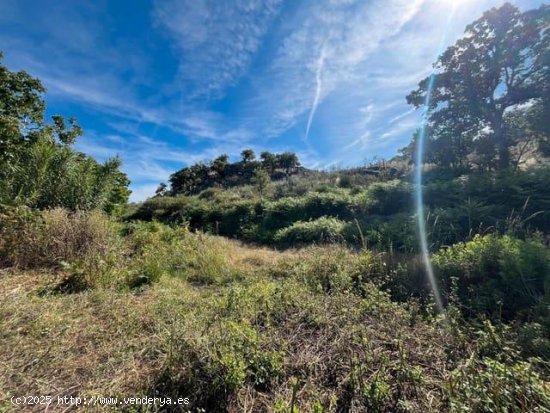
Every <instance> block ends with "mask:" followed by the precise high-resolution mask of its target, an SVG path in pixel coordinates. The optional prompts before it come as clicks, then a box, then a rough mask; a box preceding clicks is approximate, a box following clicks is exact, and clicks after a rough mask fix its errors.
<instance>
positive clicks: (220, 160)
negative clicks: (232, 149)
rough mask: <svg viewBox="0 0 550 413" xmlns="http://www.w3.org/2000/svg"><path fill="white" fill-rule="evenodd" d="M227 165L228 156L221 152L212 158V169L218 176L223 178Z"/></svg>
mask: <svg viewBox="0 0 550 413" xmlns="http://www.w3.org/2000/svg"><path fill="white" fill-rule="evenodd" d="M227 165H229V156H228V155H226V154H223V155H220V156H218V157H217V158H216V159H214V162H212V170H213V171H215V172H216V174H218V176H219V177H221V178H223V176H224V175H225V169H226V168H227Z"/></svg>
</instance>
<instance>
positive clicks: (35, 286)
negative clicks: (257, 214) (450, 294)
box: [0, 227, 550, 413]
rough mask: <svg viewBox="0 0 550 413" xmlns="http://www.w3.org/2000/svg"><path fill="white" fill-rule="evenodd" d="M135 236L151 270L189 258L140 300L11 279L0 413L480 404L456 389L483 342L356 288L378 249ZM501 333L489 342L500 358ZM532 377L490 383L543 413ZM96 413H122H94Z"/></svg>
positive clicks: (152, 233)
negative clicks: (109, 400)
mask: <svg viewBox="0 0 550 413" xmlns="http://www.w3.org/2000/svg"><path fill="white" fill-rule="evenodd" d="M129 237H130V238H132V237H134V239H133V241H132V242H133V243H134V245H136V246H137V245H140V247H139V249H140V250H141V251H142V253H143V251H144V250H146V251H148V252H147V254H145V255H135V256H133V258H132V259H134V260H137V259H140V260H141V261H138V263H140V265H141V264H143V265H145V264H148V265H151V260H152V259H153V258H158V261H159V262H163V261H166V260H170V259H172V258H170V252H171V251H173V252H174V254H176V255H177V254H187V256H185V257H181V258H178V259H176V258H177V257H176V258H174V261H173V264H174V266H171V265H166V263H164V264H163V265H162V266H160V267H158V268H160V269H159V270H158V277H157V278H156V279H155V282H153V283H151V284H148V285H146V286H142V287H140V288H138V289H135V290H127V289H116V288H99V287H96V288H88V289H86V290H83V291H80V292H77V293H71V294H69V293H66V292H65V293H59V292H57V293H54V292H52V291H55V290H53V289H52V288H50V287H51V285H57V284H58V283H59V278H60V277H61V278H62V277H63V274H62V273H56V272H52V271H51V270H49V271H46V270H40V271H38V270H35V271H30V270H26V271H23V270H15V269H11V270H2V273H1V274H0V277H1V278H2V282H1V283H0V302H1V303H2V306H1V307H0V363H1V364H0V389H2V390H1V391H2V393H0V398H3V399H5V400H6V401H4V402H3V404H2V402H0V412H12V411H13V412H17V411H22V409H20V408H17V409H16V408H14V407H13V406H12V405H11V404H10V403H9V398H10V397H11V396H22V395H51V396H65V395H66V396H71V395H72V396H77V395H79V396H92V395H97V396H104V397H107V396H115V397H116V396H117V397H128V396H144V395H147V396H151V395H157V396H158V395H162V396H170V397H189V398H190V399H191V401H192V411H193V412H199V411H207V412H231V413H233V412H234V413H237V412H250V413H253V412H273V413H289V412H292V413H294V412H298V411H299V412H300V413H309V412H311V413H321V412H326V413H328V412H365V411H372V412H440V411H452V409H451V407H452V405H451V399H453V397H454V399H453V400H454V402H455V404H454V406H468V403H470V401H469V399H468V397H465V396H464V395H465V394H466V395H468V394H470V393H468V391H470V389H469V388H467V389H466V390H465V391H464V392H463V393H462V394H458V395H453V394H451V393H450V391H449V384H450V383H451V382H452V377H453V375H455V376H456V374H455V373H456V371H457V370H456V369H460V368H461V367H460V366H461V363H462V362H463V361H464V360H467V361H468V362H467V363H466V364H467V366H466V367H465V368H464V369H463V370H458V372H459V373H460V372H469V371H470V370H468V369H471V363H470V364H468V363H469V362H470V360H475V362H476V363H477V362H478V361H479V362H480V364H479V365H480V366H481V367H480V370H479V372H480V374H481V373H483V370H482V369H483V368H485V367H484V364H483V363H481V362H482V361H483V359H482V356H480V354H481V353H483V352H485V353H487V347H483V345H482V344H479V343H475V342H472V341H471V339H470V338H468V336H467V335H466V334H463V333H460V334H458V333H457V330H456V329H455V330H453V333H452V334H451V330H449V328H448V326H447V325H446V324H443V323H442V322H441V320H439V319H437V318H432V317H431V316H429V315H426V313H425V312H424V309H423V308H421V307H420V306H419V305H416V304H414V303H409V304H399V303H395V302H392V301H391V300H390V298H389V296H388V294H387V293H384V292H382V291H381V290H379V289H378V288H376V287H375V286H374V285H372V284H371V283H370V282H369V281H368V278H367V279H360V281H361V283H362V284H361V288H360V289H359V290H357V289H356V287H355V286H354V285H355V284H354V282H357V280H355V281H354V279H353V274H362V275H363V276H365V274H368V271H369V268H370V266H371V265H372V263H373V262H372V260H371V258H372V257H371V256H370V255H369V254H364V255H358V254H355V253H352V252H351V251H349V250H346V249H345V248H342V247H339V246H326V247H312V248H307V249H304V250H299V251H285V252H283V253H281V252H277V251H273V250H267V249H259V248H251V247H247V246H245V245H242V244H240V243H238V242H234V241H229V240H226V239H223V238H220V237H213V236H208V235H204V234H189V233H187V232H185V231H184V232H181V233H180V232H173V231H172V230H169V229H167V228H164V227H160V228H137V229H135V231H134V232H133V233H132V234H131V235H129ZM180 237H183V239H182V238H180ZM134 254H137V250H136V252H135V253H134ZM128 259H130V258H128ZM125 262H126V261H125ZM128 262H130V261H128ZM182 266H183V267H182ZM155 268H157V267H155ZM174 268H175V269H176V272H175V273H172V272H171V271H173V269H174ZM219 271H223V272H224V274H225V273H227V274H232V275H231V276H230V277H226V276H225V275H222V276H220V275H219V274H217V272H219ZM201 273H204V274H203V276H202V282H198V281H200V280H201ZM181 274H187V275H185V276H181ZM235 274H238V276H236V275H235ZM216 277H220V280H218V281H216ZM224 277H226V278H224ZM491 334H493V336H494V333H493V332H491ZM493 336H491V335H488V337H493ZM493 338H494V337H493ZM493 338H491V340H492V341H491V340H488V341H487V340H485V341H486V342H488V343H490V344H489V345H490V346H492V347H490V348H492V349H493V350H492V351H493V352H494V353H496V354H498V352H499V351H500V352H502V348H500V347H498V348H497V347H495V344H494V343H493V341H494V340H493ZM479 341H480V342H482V341H483V340H479ZM502 345H503V346H504V344H502ZM485 346H487V345H485ZM503 357H504V356H503ZM506 357H508V356H506ZM506 360H507V361H506V363H509V365H510V366H512V367H513V366H514V363H515V361H514V360H513V359H511V358H508V359H506ZM468 366H470V367H468ZM468 374H469V373H468ZM492 374H493V373H490V374H489V376H488V377H493V376H492ZM457 377H462V376H460V375H459V376H457ZM525 379H526V380H528V381H526V382H521V383H523V384H521V385H517V386H516V387H514V386H515V385H516V384H515V383H516V382H515V381H514V380H515V379H513V380H512V381H510V382H507V381H503V380H501V379H500V378H498V377H497V378H495V379H491V381H490V382H489V383H490V386H492V387H491V391H494V390H495V388H497V389H498V391H501V392H502V394H506V395H508V394H512V395H513V396H512V402H510V403H514V401H513V400H515V399H514V398H513V397H516V396H515V395H516V394H518V392H519V393H521V392H523V391H524V390H525V391H528V392H530V393H529V394H530V395H531V396H530V397H532V398H533V400H535V399H536V400H537V401H536V402H533V403H537V406H539V405H540V406H543V407H542V408H543V409H544V408H545V406H546V405H544V404H542V403H544V400H543V398H542V396H541V395H540V393H541V390H540V389H541V388H543V389H544V387H541V385H542V386H545V384H544V381H541V379H540V378H538V377H537V376H530V375H527V376H525ZM507 380H508V379H507ZM531 381H532V382H533V383H534V387H533V389H534V390H533V389H531V388H530V389H526V386H527V385H526V384H525V383H531ZM518 383H520V382H518ZM541 383H542V384H541ZM529 385H530V384H529ZM484 386H485V385H484V384H483V385H480V388H479V392H480V393H479V394H486V393H488V390H487V388H486V387H484ZM497 386H501V387H497ZM537 386H538V387H537ZM476 391H478V390H476ZM537 392H538V393H537ZM533 395H534V396H533ZM488 397H493V396H491V395H490V396H488ZM541 400H543V401H542V402H541ZM548 405H550V401H548ZM534 406H535V404H533V405H532V406H530V407H534ZM292 407H294V408H295V410H294V411H292V410H291V409H292ZM528 407H529V406H528ZM199 408H203V409H205V410H198V409H199ZM296 409H299V410H296ZM26 410H27V411H44V407H43V406H42V407H40V406H37V407H34V408H33V407H29V408H27V409H26ZM98 410H99V411H102V410H103V411H113V410H115V411H116V409H112V408H108V407H106V406H103V407H101V408H100V407H95V408H94V410H90V411H98ZM458 410H460V409H458V408H457V409H456V411H458ZM531 410H533V409H531ZM50 411H62V409H60V410H53V409H50ZM66 411H71V410H70V409H68V410H66ZM72 411H86V409H85V408H84V407H80V408H76V407H73V408H72ZM126 411H130V410H126ZM133 411H136V410H133ZM137 411H148V410H145V409H142V410H137ZM149 411H155V410H149ZM167 411H185V410H178V409H172V410H167ZM476 411H484V410H476ZM510 411H521V410H517V409H516V410H514V409H511V410H510ZM533 411H535V410H533ZM538 411H541V412H542V411H544V410H540V409H539V410H538Z"/></svg>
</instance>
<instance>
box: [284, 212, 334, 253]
mask: <svg viewBox="0 0 550 413" xmlns="http://www.w3.org/2000/svg"><path fill="white" fill-rule="evenodd" d="M344 225H345V223H344V222H342V221H340V220H339V219H336V218H329V217H321V218H318V219H315V220H312V221H297V222H295V223H293V224H292V225H291V226H289V227H286V228H282V229H280V230H278V231H277V232H276V233H275V237H274V241H275V242H276V243H279V244H281V245H286V246H288V245H303V244H311V243H334V242H338V241H339V240H340V239H341V237H342V231H343V229H344Z"/></svg>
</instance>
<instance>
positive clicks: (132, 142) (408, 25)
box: [0, 0, 542, 200]
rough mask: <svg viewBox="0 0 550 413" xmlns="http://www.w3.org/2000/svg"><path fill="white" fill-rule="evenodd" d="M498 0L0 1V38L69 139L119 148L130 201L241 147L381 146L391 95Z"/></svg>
mask: <svg viewBox="0 0 550 413" xmlns="http://www.w3.org/2000/svg"><path fill="white" fill-rule="evenodd" d="M502 3H503V2H502V1H496V0H461V1H460V0H357V1H354V0H311V1H297V0H288V1H282V0H232V1H223V0H162V1H160V0H159V1H146V0H134V1H131V2H130V1H127V2H124V1H106V0H99V1H95V2H76V1H70V0H57V1H45V0H34V1H28V0H2V1H0V49H1V50H3V52H4V57H5V58H4V62H5V64H6V65H8V67H10V68H11V69H13V70H15V69H17V70H19V69H25V70H27V71H29V72H30V73H31V74H33V75H35V76H38V77H39V78H41V79H42V81H43V83H44V84H45V86H46V87H47V89H48V92H47V97H46V98H47V102H48V112H49V113H50V114H55V113H59V114H63V115H65V116H67V117H69V116H75V117H76V118H78V119H79V121H80V123H81V125H82V126H83V127H84V129H85V136H84V137H82V138H81V139H80V141H79V143H78V144H77V146H78V148H79V149H80V150H82V151H84V152H86V153H89V154H91V155H93V156H95V157H96V158H98V159H100V160H103V159H106V158H108V157H110V156H114V155H116V154H118V155H119V156H120V157H121V158H122V160H123V162H124V166H123V169H124V170H125V171H126V172H127V173H128V175H129V176H130V179H131V180H132V190H133V194H132V198H131V199H132V200H141V199H144V198H146V197H147V196H150V195H152V194H153V193H154V190H155V188H156V187H157V185H158V183H159V182H160V181H166V180H167V178H168V176H169V175H170V173H172V172H173V171H175V170H177V169H180V168H181V167H183V166H185V165H188V164H190V163H193V162H196V161H200V160H208V159H212V158H214V157H215V156H217V155H219V154H221V153H227V154H229V155H230V156H231V157H232V158H234V159H236V158H237V157H238V155H239V153H240V151H241V150H242V149H244V148H252V149H254V150H255V151H256V152H257V153H259V152H261V151H263V150H270V151H273V152H280V151H286V150H291V151H295V152H297V153H298V154H299V156H300V159H301V160H302V163H303V164H304V165H306V166H309V167H316V168H330V167H334V166H350V165H358V164H362V163H364V162H365V161H367V160H371V159H373V158H374V157H379V158H380V157H385V158H388V157H391V156H393V155H394V154H395V153H396V151H397V149H399V148H400V147H403V146H404V145H406V144H407V143H408V141H409V140H410V137H411V134H412V132H413V131H414V129H415V128H416V127H417V126H418V122H419V115H418V113H416V112H414V111H413V110H412V108H411V107H409V106H407V104H406V102H405V96H406V95H407V94H408V92H409V91H410V90H412V89H414V87H415V85H416V84H417V83H418V81H419V80H421V79H422V78H423V77H425V76H426V75H427V74H429V71H430V67H431V63H432V62H433V60H434V58H435V55H436V53H437V51H438V49H439V44H440V41H441V38H442V36H443V35H444V34H446V42H445V44H451V43H453V42H454V40H456V38H457V37H458V36H460V35H461V33H462V32H463V30H464V27H465V26H466V24H468V23H469V22H471V21H472V20H474V19H476V18H477V17H479V16H480V15H481V13H482V12H483V11H484V10H486V9H488V8H490V7H494V6H499V5H501V4H502ZM512 3H515V4H516V5H518V6H519V7H520V8H522V9H528V8H533V7H537V6H538V5H540V4H541V3H542V2H541V1H540V0H539V1H534V0H521V1H512ZM453 5H454V6H453ZM453 7H456V9H455V13H454V15H453V19H452V21H451V22H450V24H448V22H449V20H448V16H449V13H451V9H452V8H453Z"/></svg>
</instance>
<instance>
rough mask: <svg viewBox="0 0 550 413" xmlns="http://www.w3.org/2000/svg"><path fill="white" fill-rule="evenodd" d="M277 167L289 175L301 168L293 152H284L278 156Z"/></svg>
mask: <svg viewBox="0 0 550 413" xmlns="http://www.w3.org/2000/svg"><path fill="white" fill-rule="evenodd" d="M276 160H277V166H279V167H280V168H283V169H284V170H285V172H286V174H287V175H289V174H290V171H291V170H293V169H295V168H297V167H298V166H300V162H299V161H298V156H296V154H295V153H293V152H283V153H281V154H278V155H276Z"/></svg>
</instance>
